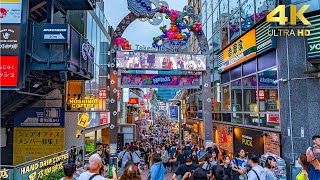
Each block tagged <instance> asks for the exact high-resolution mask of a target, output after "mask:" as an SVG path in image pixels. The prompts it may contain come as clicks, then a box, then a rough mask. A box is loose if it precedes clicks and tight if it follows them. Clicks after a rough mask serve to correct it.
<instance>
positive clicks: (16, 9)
mask: <svg viewBox="0 0 320 180" xmlns="http://www.w3.org/2000/svg"><path fill="white" fill-rule="evenodd" d="M0 4H1V8H0V19H1V23H10V24H12V23H21V3H4V2H1V3H0Z"/></svg>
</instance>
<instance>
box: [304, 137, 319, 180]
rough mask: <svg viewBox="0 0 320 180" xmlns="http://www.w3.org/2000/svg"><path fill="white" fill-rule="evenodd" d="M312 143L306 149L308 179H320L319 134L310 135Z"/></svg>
mask: <svg viewBox="0 0 320 180" xmlns="http://www.w3.org/2000/svg"><path fill="white" fill-rule="evenodd" d="M312 142H313V145H312V146H311V147H309V148H308V149H307V153H306V155H307V161H308V162H309V163H310V164H309V172H308V177H309V180H319V179H320V135H315V136H313V137H312Z"/></svg>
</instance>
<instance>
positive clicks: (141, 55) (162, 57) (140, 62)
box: [116, 51, 206, 71]
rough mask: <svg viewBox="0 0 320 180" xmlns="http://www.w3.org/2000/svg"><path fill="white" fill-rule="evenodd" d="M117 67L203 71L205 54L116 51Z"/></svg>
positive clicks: (204, 68)
mask: <svg viewBox="0 0 320 180" xmlns="http://www.w3.org/2000/svg"><path fill="white" fill-rule="evenodd" d="M116 56H117V58H116V59H117V68H129V69H148V70H182V71H183V70H186V71H205V70H206V56H205V55H200V54H197V55H193V54H164V53H146V52H133V51H130V52H128V51H127V52H124V51H117V55H116Z"/></svg>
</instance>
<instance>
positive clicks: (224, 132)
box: [213, 124, 233, 153]
mask: <svg viewBox="0 0 320 180" xmlns="http://www.w3.org/2000/svg"><path fill="white" fill-rule="evenodd" d="M215 126H216V130H215V131H214V132H213V134H214V138H213V139H214V140H215V142H216V143H217V144H218V146H219V148H220V149H224V150H226V151H227V152H230V153H233V131H231V132H229V133H228V130H229V129H230V130H231V129H232V126H228V125H223V124H216V125H215ZM223 136H225V137H223Z"/></svg>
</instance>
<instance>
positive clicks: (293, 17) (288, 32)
mask: <svg viewBox="0 0 320 180" xmlns="http://www.w3.org/2000/svg"><path fill="white" fill-rule="evenodd" d="M309 6H310V5H303V6H302V7H301V8H300V9H299V10H298V11H297V6H296V5H294V4H291V5H290V21H289V19H288V17H286V6H285V5H279V6H277V7H276V8H275V9H274V10H272V11H271V12H270V13H269V14H268V15H267V22H270V23H279V26H271V27H270V29H269V30H268V36H310V30H309V28H310V25H311V23H310V22H309V21H308V20H307V19H306V18H305V17H304V16H303V13H304V12H305V11H306V10H307V9H308V8H309ZM297 19H299V20H300V21H301V23H302V25H297Z"/></svg>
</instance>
